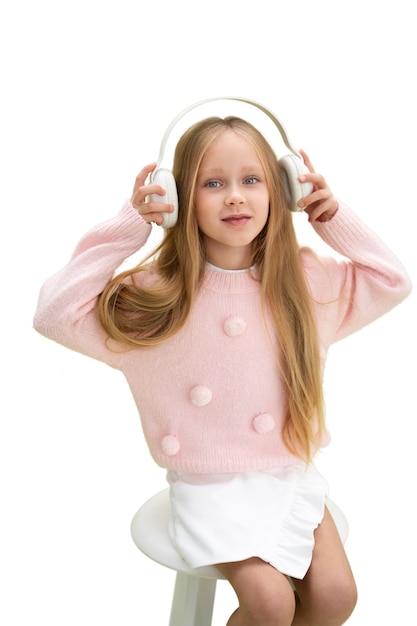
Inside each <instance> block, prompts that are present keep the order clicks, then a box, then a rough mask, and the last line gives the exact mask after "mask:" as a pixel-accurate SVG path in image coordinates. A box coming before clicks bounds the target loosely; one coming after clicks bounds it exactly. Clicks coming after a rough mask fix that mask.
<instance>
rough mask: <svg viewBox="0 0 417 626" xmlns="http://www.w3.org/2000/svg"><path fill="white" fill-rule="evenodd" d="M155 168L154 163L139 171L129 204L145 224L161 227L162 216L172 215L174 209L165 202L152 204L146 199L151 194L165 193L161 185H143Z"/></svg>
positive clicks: (159, 194) (162, 194) (161, 194)
mask: <svg viewBox="0 0 417 626" xmlns="http://www.w3.org/2000/svg"><path fill="white" fill-rule="evenodd" d="M155 168H156V163H151V164H150V165H145V167H144V168H142V169H141V171H140V172H139V174H138V175H137V176H136V180H135V186H134V187H133V193H132V197H131V199H130V202H131V203H132V206H133V207H134V208H135V209H136V210H137V212H138V213H139V215H141V216H142V218H143V219H144V220H145V222H147V223H148V224H151V223H152V222H154V223H155V224H159V226H161V224H162V222H163V221H164V216H163V215H162V214H163V213H172V211H173V210H174V207H173V206H172V204H167V203H166V202H152V201H150V200H149V199H148V197H149V196H151V195H152V194H156V195H158V196H164V195H165V193H166V190H165V189H164V188H163V187H161V185H156V184H152V183H151V184H147V185H146V184H145V181H146V179H147V177H148V175H149V174H150V173H151V172H153V171H154V169H155Z"/></svg>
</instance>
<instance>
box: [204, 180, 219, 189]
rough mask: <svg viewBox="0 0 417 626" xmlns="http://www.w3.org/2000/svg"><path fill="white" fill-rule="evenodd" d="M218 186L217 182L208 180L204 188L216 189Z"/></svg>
mask: <svg viewBox="0 0 417 626" xmlns="http://www.w3.org/2000/svg"><path fill="white" fill-rule="evenodd" d="M219 185H220V183H219V182H218V181H217V180H209V181H208V182H207V183H206V187H208V188H209V189H216V188H217V187H218V186H219Z"/></svg>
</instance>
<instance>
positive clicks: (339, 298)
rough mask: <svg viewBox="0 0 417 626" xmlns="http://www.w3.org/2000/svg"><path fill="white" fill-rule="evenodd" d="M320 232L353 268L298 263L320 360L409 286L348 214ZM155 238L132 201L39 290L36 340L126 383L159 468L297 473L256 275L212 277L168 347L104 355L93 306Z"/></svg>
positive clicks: (307, 255)
mask: <svg viewBox="0 0 417 626" xmlns="http://www.w3.org/2000/svg"><path fill="white" fill-rule="evenodd" d="M314 228H315V230H316V231H317V233H318V234H319V235H320V237H321V238H322V239H323V240H324V241H325V242H327V243H328V244H329V245H330V246H331V247H332V248H333V249H334V250H336V251H337V252H338V253H340V254H341V255H343V257H345V259H344V260H336V259H334V258H331V257H328V258H327V257H326V258H323V257H322V258H320V259H319V260H318V259H317V258H316V257H315V255H313V254H312V253H311V252H309V251H308V250H305V251H303V252H302V255H303V257H302V258H303V264H304V267H305V271H306V275H307V279H308V282H309V285H310V289H311V292H312V296H313V300H314V306H315V313H316V317H317V324H318V329H319V336H320V344H321V350H322V355H323V359H324V358H325V355H326V352H327V350H328V348H329V346H330V345H331V344H332V343H334V342H335V341H338V340H339V339H341V338H343V337H345V336H346V335H349V334H350V333H353V332H354V331H356V330H358V329H359V328H361V327H363V326H365V325H366V324H368V323H370V322H372V321H373V320H374V319H376V318H378V317H380V316H381V315H383V314H384V313H386V312H387V311H388V310H390V309H391V308H392V307H394V306H395V305H397V304H398V303H399V302H401V301H402V300H403V299H404V298H405V297H406V296H407V295H408V294H409V292H410V290H411V283H410V280H409V278H408V276H407V274H406V272H405V270H404V268H403V267H402V265H401V264H400V262H399V261H398V259H397V258H396V257H395V256H394V255H393V254H392V252H390V251H389V250H388V249H387V247H386V246H385V245H384V244H383V243H382V241H381V240H380V239H379V238H378V237H377V236H376V235H375V233H374V232H372V231H371V230H370V229H369V228H367V227H366V226H365V225H364V224H363V223H362V222H361V221H360V220H359V218H358V217H357V216H356V215H355V214H354V213H353V212H352V211H351V210H350V209H349V208H348V207H346V206H345V205H343V204H342V203H340V208H339V211H338V213H337V214H336V216H335V217H334V218H333V219H332V220H331V221H330V222H326V223H316V224H315V225H314ZM150 230H151V226H149V225H148V224H146V222H145V221H144V220H143V219H142V218H141V217H140V216H139V215H138V213H137V212H136V211H135V209H133V207H132V206H131V205H130V203H129V202H127V203H125V205H124V206H123V208H122V210H121V212H120V213H119V214H118V215H117V216H116V217H115V218H113V219H111V220H109V221H107V222H105V223H103V224H100V225H98V226H96V227H95V228H93V229H92V230H91V231H90V232H89V233H87V234H86V235H85V236H84V237H83V239H81V241H80V242H79V244H78V246H77V248H76V250H75V252H74V254H73V256H72V258H71V260H70V262H69V263H68V264H67V265H66V266H65V267H64V268H63V269H62V270H61V271H60V272H58V273H57V274H55V275H54V276H52V277H51V278H50V279H49V280H47V281H46V283H45V284H44V285H43V287H42V289H41V292H40V297H39V303H38V307H37V310H36V313H35V317H34V327H35V329H36V330H37V331H38V332H40V333H42V334H43V335H45V336H47V337H49V338H50V339H53V340H55V341H57V342H59V343H61V344H63V345H64V346H67V347H68V348H71V349H73V350H76V351H78V352H82V353H84V354H86V355H89V356H91V357H93V358H95V359H99V360H101V361H104V362H105V363H107V364H108V365H110V366H112V367H114V368H116V369H119V370H121V371H122V372H123V374H124V375H125V377H126V379H127V381H128V383H129V386H130V389H131V391H132V394H133V397H134V399H135V402H136V405H137V408H138V411H139V414H140V417H141V421H142V427H143V432H144V435H145V437H146V441H147V444H148V446H149V449H150V452H151V454H152V456H153V458H154V459H155V461H156V462H157V463H158V464H159V465H161V466H162V467H166V468H169V469H173V470H180V471H185V472H193V473H194V472H195V473H217V472H219V473H224V472H240V471H245V470H252V469H267V468H271V467H277V466H279V465H290V464H292V463H294V462H295V461H296V459H295V458H294V457H293V456H292V455H291V454H290V453H289V451H288V450H287V449H286V447H285V445H284V443H283V440H282V437H281V431H282V424H283V419H284V407H285V405H286V392H285V389H284V387H283V386H282V384H281V383H280V376H279V368H278V366H277V363H276V360H275V354H276V353H275V350H274V349H273V345H272V343H271V340H270V337H269V336H268V332H267V329H266V328H265V324H264V322H263V317H262V314H261V305H260V290H259V284H258V283H257V282H256V280H254V279H253V277H252V275H251V274H250V273H249V272H237V273H236V272H221V271H217V270H215V269H210V268H209V269H207V271H206V274H205V278H204V282H203V284H202V287H201V289H200V291H199V294H198V297H197V300H196V303H195V305H194V309H193V312H192V314H191V316H190V318H189V319H188V321H187V323H186V324H185V326H184V328H182V330H180V331H179V332H178V333H177V334H176V335H175V336H174V337H173V338H171V339H170V340H168V341H166V342H164V343H163V344H162V345H159V346H156V347H153V348H147V349H136V350H118V351H111V350H109V349H108V348H107V347H106V342H105V333H104V331H103V329H102V327H101V326H100V324H99V322H98V319H97V314H96V309H95V304H96V299H97V296H98V294H100V293H101V291H102V290H103V288H104V287H105V285H106V284H107V282H108V281H109V279H110V278H111V277H112V275H113V274H114V272H115V270H116V269H117V268H118V267H119V266H120V265H121V263H122V262H123V261H124V260H125V259H126V258H127V257H129V256H130V255H132V254H133V253H135V252H136V251H137V250H138V249H139V248H141V247H142V246H143V245H144V243H145V242H146V240H147V238H148V236H149V233H150ZM145 279H146V280H149V277H145Z"/></svg>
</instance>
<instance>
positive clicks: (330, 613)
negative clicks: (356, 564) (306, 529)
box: [292, 509, 357, 626]
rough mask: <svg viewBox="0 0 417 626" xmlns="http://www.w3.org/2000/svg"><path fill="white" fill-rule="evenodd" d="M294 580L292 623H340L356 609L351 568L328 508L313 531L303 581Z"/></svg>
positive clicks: (321, 625) (304, 625) (296, 625)
mask: <svg viewBox="0 0 417 626" xmlns="http://www.w3.org/2000/svg"><path fill="white" fill-rule="evenodd" d="M293 582H294V586H295V588H296V591H297V596H298V599H297V608H296V612H295V617H294V620H293V622H292V626H341V624H344V623H345V622H346V620H347V619H348V617H349V616H350V615H351V613H352V611H353V609H354V608H355V605H356V601H357V590H356V585H355V581H354V578H353V574H352V570H351V568H350V565H349V562H348V559H347V557H346V553H345V550H344V547H343V544H342V542H341V540H340V537H339V534H338V532H337V528H336V526H335V524H334V521H333V518H332V516H331V515H330V513H329V512H328V510H327V509H326V511H325V515H324V518H323V521H322V523H321V524H320V525H319V527H318V528H317V529H316V531H315V547H314V551H313V558H312V562H311V565H310V568H309V570H308V572H307V574H306V576H305V577H304V579H303V580H296V579H294V580H293Z"/></svg>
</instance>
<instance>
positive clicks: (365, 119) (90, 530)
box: [0, 0, 417, 626]
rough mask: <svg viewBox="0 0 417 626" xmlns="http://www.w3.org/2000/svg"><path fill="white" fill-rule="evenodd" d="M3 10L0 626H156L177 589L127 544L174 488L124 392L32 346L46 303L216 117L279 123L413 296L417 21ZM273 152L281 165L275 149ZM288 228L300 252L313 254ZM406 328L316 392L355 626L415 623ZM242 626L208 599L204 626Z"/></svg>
mask: <svg viewBox="0 0 417 626" xmlns="http://www.w3.org/2000/svg"><path fill="white" fill-rule="evenodd" d="M7 5H8V6H7V7H6V3H5V4H4V5H2V9H1V14H0V46H1V49H0V53H1V86H2V95H1V98H0V106H1V116H0V124H1V138H0V150H1V178H0V180H1V188H0V193H1V205H0V206H1V216H2V228H1V231H2V245H1V261H2V290H1V298H2V306H1V322H2V325H1V327H2V341H1V354H2V359H1V361H2V372H3V373H2V408H1V438H0V447H1V449H0V463H1V467H0V476H1V497H0V507H1V515H0V524H1V532H0V541H1V546H0V548H1V553H0V570H1V571H0V575H1V581H0V589H1V596H2V599H1V602H0V623H1V624H2V625H3V624H4V626H23V625H25V626H26V625H27V624H38V623H39V624H41V623H42V624H43V626H56V625H57V624H59V625H60V626H67V625H68V626H69V625H71V626H72V625H73V624H78V625H79V626H84V625H85V626H87V625H89V626H91V625H93V624H100V626H110V625H112V626H116V625H117V626H120V625H121V624H123V626H130V625H131V626H133V625H138V624H149V625H151V626H153V625H156V626H159V625H161V626H162V625H164V624H167V623H168V615H169V607H170V601H171V593H172V588H173V581H174V573H173V572H171V571H169V570H166V569H164V568H163V567H161V566H158V565H156V564H154V563H153V562H152V561H150V560H149V559H147V558H146V557H145V556H143V555H142V554H141V553H140V552H139V551H138V550H137V549H136V547H135V546H134V544H133V542H132V540H131V537H130V530H129V526H130V521H131V518H132V516H133V514H134V513H135V511H136V509H137V508H138V507H139V506H140V505H141V504H142V503H143V502H144V501H145V500H146V499H147V498H148V497H149V496H151V495H152V494H153V493H154V492H155V491H158V490H159V489H161V488H163V487H165V475H164V472H163V470H161V469H159V468H158V467H156V466H155V464H154V463H153V461H152V460H151V458H150V456H149V453H148V451H147V449H146V447H145V444H144V442H143V439H142V433H141V429H140V423H139V418H138V415H137V413H136V410H135V407H134V406H133V401H132V399H131V397H130V394H129V391H128V389H127V385H126V383H125V382H124V380H123V379H122V378H121V377H120V376H119V374H118V373H116V372H114V371H112V370H110V368H106V367H105V366H103V365H101V364H99V363H96V362H94V361H91V360H89V359H87V358H85V357H82V356H80V355H77V354H72V353H70V352H69V351H68V350H65V349H64V348H61V347H59V346H57V345H55V344H53V343H52V342H50V341H48V340H46V339H44V338H42V337H40V336H39V335H37V334H36V333H35V331H34V330H33V329H32V316H33V313H34V309H35V307H36V300H37V294H38V291H39V288H40V286H41V283H42V282H43V281H44V280H45V279H46V278H47V277H48V276H49V275H50V274H52V273H53V272H55V271H56V270H58V269H59V268H60V267H61V265H63V264H64V263H65V262H66V260H67V259H68V257H69V255H70V253H71V251H72V248H73V247H74V245H75V243H76V241H77V240H78V238H79V236H81V234H83V233H84V231H85V230H87V229H88V228H89V227H90V226H92V225H94V224H95V223H96V222H98V221H101V220H103V219H106V218H107V217H110V216H112V215H113V214H114V213H116V211H118V209H119V207H120V206H121V204H122V202H123V201H124V199H125V198H127V197H128V196H129V195H130V192H131V189H132V186H133V182H134V178H135V176H136V173H137V172H138V171H139V169H140V168H141V167H142V166H143V165H144V164H145V163H149V162H151V161H153V160H155V159H156V157H157V154H158V151H159V145H160V141H161V138H162V135H163V133H164V131H165V129H166V127H167V126H168V124H169V122H170V121H171V119H172V118H173V117H174V116H175V115H176V114H177V113H178V112H179V111H181V110H182V109H183V108H185V107H186V106H188V105H189V104H191V103H192V102H194V101H197V100H199V99H201V98H209V97H213V96H218V95H240V96H244V97H248V98H252V99H255V100H258V101H260V102H262V103H263V104H265V105H266V106H267V107H269V108H271V109H272V110H273V111H274V112H275V113H276V114H277V115H278V117H279V118H280V119H281V120H282V121H283V123H284V125H285V127H286V129H287V131H288V133H289V136H290V139H291V140H292V142H293V143H294V144H295V145H296V146H297V147H302V148H304V149H305V150H306V151H307V152H308V153H309V155H310V157H311V159H312V161H313V163H314V164H315V167H316V169H317V170H319V171H321V172H323V173H324V174H325V176H326V178H327V180H328V182H329V184H330V186H331V187H332V189H333V190H334V192H335V193H336V194H337V195H338V196H340V197H342V198H343V199H344V200H345V201H346V202H347V203H348V204H350V205H351V206H352V207H353V208H354V209H355V210H356V211H357V212H358V213H359V214H360V215H361V216H362V217H363V218H364V219H365V220H366V221H367V223H368V224H369V225H370V226H371V227H373V228H374V230H376V231H377V232H378V233H379V234H380V235H381V236H382V237H383V239H384V240H385V241H386V242H387V243H388V244H389V245H390V247H391V248H392V249H393V250H394V251H395V252H396V253H397V254H398V255H399V256H400V258H401V260H402V261H403V263H404V265H405V266H406V267H407V269H408V271H409V272H410V274H411V276H412V277H413V278H414V279H415V275H416V253H415V250H416V236H415V230H416V225H415V210H416V192H415V188H416V185H415V178H416V159H415V148H416V114H415V112H416V110H417V102H416V90H415V59H416V58H417V50H416V43H415V42H416V38H415V20H414V10H413V6H412V3H410V2H408V1H406V0H397V1H396V2H387V1H385V0H382V1H381V2H379V3H375V2H370V1H368V2H367V0H361V1H360V2H347V1H342V2H339V1H327V2H326V1H324V0H315V1H314V2H313V1H308V0H306V1H304V2H303V1H300V0H291V1H287V2H280V1H277V2H272V1H271V0H257V2H253V1H250V2H249V1H248V0H222V1H219V0H210V1H208V2H206V3H199V2H194V3H189V2H187V1H185V0H179V1H178V2H173V1H171V0H159V2H152V3H151V2H148V3H145V2H143V1H142V2H141V1H140V0H138V1H137V2H133V1H128V0H117V2H116V1H114V2H111V1H108V0H101V1H100V2H98V0H97V1H93V0H73V1H72V2H65V1H59V0H56V1H52V0H50V1H48V0H38V1H37V2H30V1H29V0H27V1H26V2H25V1H23V0H20V1H19V0H14V1H13V2H9V3H7ZM224 107H225V113H233V112H235V111H238V113H239V114H242V115H243V116H245V117H247V118H248V119H249V120H250V121H253V122H255V123H257V121H258V119H259V118H258V117H257V112H256V111H255V110H254V109H252V108H250V107H249V108H247V109H245V110H244V112H243V111H241V109H238V108H237V106H235V105H233V103H229V104H228V105H227V104H226V105H224ZM211 112H214V113H218V112H220V114H223V105H220V104H219V106H218V107H217V108H216V107H214V109H212V110H211V111H210V113H211ZM205 115H206V111H205V110H200V111H199V112H198V114H197V116H198V117H203V116H205ZM193 119H194V118H193V116H190V117H189V118H187V120H186V121H185V122H184V123H185V125H186V126H187V125H188V124H189V123H191V121H193ZM180 126H181V124H180ZM177 130H178V133H179V132H181V130H182V128H178V129H177ZM271 139H272V142H275V143H276V150H277V152H278V154H280V153H282V151H283V149H284V148H283V146H282V144H281V142H280V138H279V136H277V133H276V132H275V133H274V131H272V136H271ZM172 141H173V143H175V133H173V137H172ZM168 166H169V164H168ZM296 219H297V226H299V228H300V239H302V238H306V239H307V240H309V237H311V238H312V239H311V242H310V243H311V244H312V245H315V246H316V247H317V246H319V243H318V242H317V239H316V238H315V237H314V238H313V236H312V235H311V234H310V231H309V230H308V229H307V228H306V224H305V220H304V216H300V215H299V216H296ZM155 238H156V239H157V238H158V232H157V231H156V234H155ZM415 316H416V299H415V294H414V293H413V294H412V295H411V297H410V298H408V299H407V300H406V301H405V302H404V303H403V304H401V305H400V306H399V307H398V308H396V309H395V310H394V311H393V312H391V313H390V314H388V315H387V316H385V317H383V318H381V319H380V320H378V321H377V322H376V323H374V324H373V325H372V326H370V327H368V328H367V329H364V330H362V331H360V332H359V333H357V334H356V335H355V336H353V337H351V338H349V339H346V340H345V341H343V342H341V343H340V344H338V345H336V346H334V348H333V350H332V352H331V354H330V357H329V361H328V366H327V370H326V381H325V384H326V394H327V402H328V420H329V426H330V429H331V431H332V435H333V441H332V445H331V446H330V448H328V449H327V450H326V451H325V452H324V453H323V454H322V455H321V456H320V457H319V459H318V465H319V468H320V469H321V470H322V472H323V473H324V474H325V476H326V478H327V479H328V482H329V484H330V493H331V496H332V497H333V499H334V500H335V501H336V502H337V503H338V504H339V505H340V506H341V508H342V509H343V510H344V512H345V514H346V515H347V517H348V519H349V524H350V535H349V538H348V542H347V544H346V549H347V552H348V555H349V557H350V560H351V563H352V567H353V569H354V572H355V574H356V578H357V583H358V587H359V603H358V606H357V609H356V611H355V613H354V614H353V616H352V617H351V618H350V619H349V622H348V623H349V625H350V626H364V625H365V624H377V623H382V622H383V623H386V624H400V623H406V624H411V623H413V620H415V614H414V613H412V611H414V609H413V598H414V596H415V579H416V578H415V572H414V564H415V561H416V557H417V554H416V531H415V517H414V515H415V514H414V510H415V509H414V506H415V493H416V491H415V479H414V478H415V475H416V469H415V458H416V446H415V438H414V427H415V420H416V417H417V412H416V400H415V374H416V367H415V350H416V333H415V325H414V320H415ZM161 386H163V381H161ZM234 605H235V600H234V598H233V595H232V594H231V592H230V590H229V588H228V586H227V583H225V582H221V583H219V585H218V594H217V599H216V608H215V618H214V626H224V624H225V623H226V621H227V617H228V615H229V613H230V612H231V611H232V609H233V608H234Z"/></svg>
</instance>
